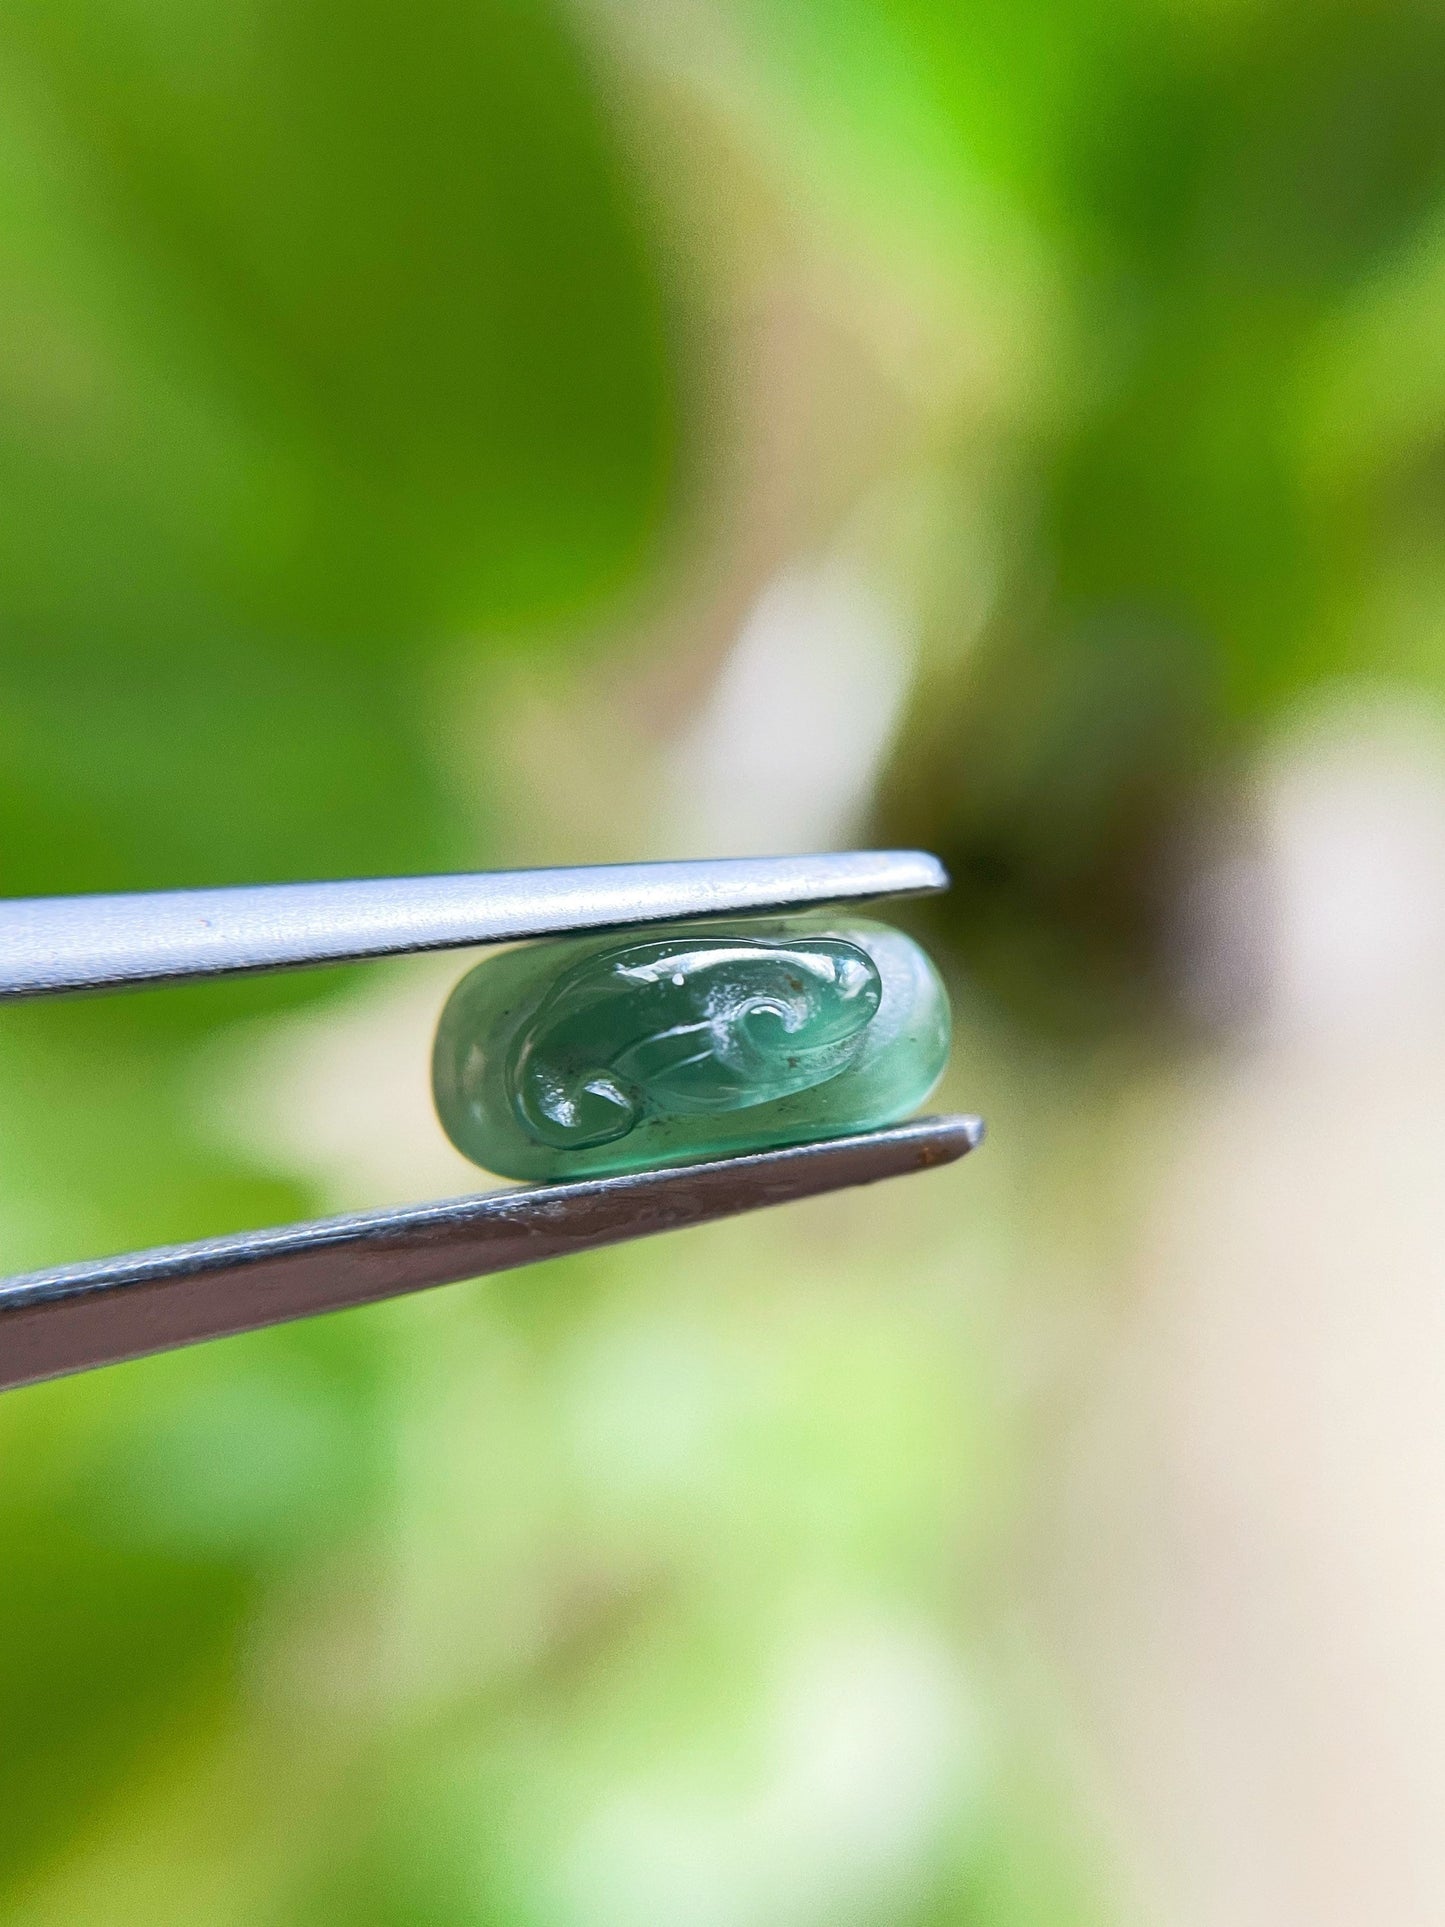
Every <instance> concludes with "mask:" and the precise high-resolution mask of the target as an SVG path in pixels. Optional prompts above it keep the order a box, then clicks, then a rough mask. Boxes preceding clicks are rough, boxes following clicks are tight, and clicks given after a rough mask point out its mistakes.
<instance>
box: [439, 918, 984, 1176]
mask: <svg viewBox="0 0 1445 1927" xmlns="http://www.w3.org/2000/svg"><path fill="white" fill-rule="evenodd" d="M948 1039H949V1014H948V998H947V996H946V994H945V992H944V988H943V985H942V984H941V983H940V982H939V979H938V973H937V972H936V971H935V970H934V968H933V965H932V964H931V963H930V962H929V960H928V958H927V957H926V956H925V955H924V953H923V952H922V951H921V950H920V949H919V947H918V945H917V944H916V943H914V942H913V941H912V939H911V938H909V937H905V936H904V935H903V933H902V931H899V930H892V929H890V928H889V927H888V926H887V925H886V924H882V923H873V922H869V921H865V920H863V919H860V918H856V917H851V916H850V917H847V918H845V919H836V920H829V919H827V918H819V917H816V916H812V917H798V918H788V919H780V918H769V919H753V920H750V921H748V922H729V923H726V924H705V923H694V924H674V925H671V926H668V927H667V928H660V929H654V930H651V931H649V932H648V933H647V934H646V935H645V936H644V935H641V934H640V933H638V934H634V935H623V936H618V935H615V934H614V935H612V936H606V937H586V938H579V939H575V940H568V941H565V942H559V943H538V944H530V945H528V946H527V947H526V948H524V949H519V950H512V951H508V952H506V953H505V954H504V955H502V956H500V957H492V958H489V959H488V961H487V962H485V963H482V964H478V966H477V967H476V969H475V970H473V971H471V972H470V973H469V974H468V975H467V976H465V977H463V979H462V980H461V982H460V983H459V984H458V985H457V987H456V989H455V990H454V991H453V992H452V994H451V997H450V999H449V1000H448V1002H447V1006H446V1009H445V1010H444V1011H443V1012H442V1019H441V1024H440V1026H439V1027H438V1030H437V1039H436V1048H435V1051H434V1054H433V1058H432V1088H433V1091H434V1093H435V1097H436V1107H437V1114H438V1116H439V1117H440V1118H441V1121H442V1124H443V1126H444V1128H445V1130H446V1133H447V1136H448V1137H449V1138H450V1139H451V1141H452V1143H453V1144H455V1145H456V1147H457V1149H458V1150H459V1151H461V1152H462V1154H463V1155H464V1156H466V1157H469V1158H471V1160H472V1161H473V1163H475V1164H480V1165H482V1166H483V1167H484V1168H485V1169H486V1170H488V1171H495V1172H498V1173H499V1174H501V1175H503V1176H505V1177H513V1178H533V1179H539V1178H540V1179H548V1178H564V1177H582V1176H595V1175H598V1174H600V1173H604V1172H609V1171H635V1170H637V1169H639V1168H641V1167H643V1166H646V1165H651V1164H667V1163H676V1162H682V1161H686V1160H688V1159H696V1158H708V1157H724V1156H728V1155H731V1154H733V1153H736V1152H739V1151H756V1150H761V1149H763V1148H764V1147H765V1146H767V1145H771V1144H799V1143H802V1142H804V1141H806V1140H807V1139H810V1138H821V1137H833V1136H836V1135H838V1134H839V1133H841V1132H847V1131H860V1130H868V1129H871V1128H873V1127H875V1126H877V1125H882V1124H893V1123H896V1122H897V1121H898V1119H899V1118H902V1117H906V1116H907V1115H908V1113H909V1112H910V1111H912V1110H913V1109H915V1108H916V1107H917V1106H918V1105H919V1104H921V1103H922V1102H923V1100H924V1098H926V1097H927V1096H928V1093H929V1092H930V1091H931V1090H932V1089H933V1087H934V1085H935V1084H936V1083H937V1082H938V1079H939V1076H940V1075H941V1073H942V1071H943V1067H944V1063H945V1062H946V1060H947V1057H948Z"/></svg>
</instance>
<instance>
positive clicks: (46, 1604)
mask: <svg viewBox="0 0 1445 1927" xmlns="http://www.w3.org/2000/svg"><path fill="white" fill-rule="evenodd" d="M1442 704H1445V14H1442V13H1441V11H1440V9H1439V8H1438V7H1437V6H1435V5H1433V4H1429V3H1428V0H1314V3H1313V4H1311V5H1308V6H1301V5H1297V4H1288V3H1287V0H1107V4H1105V5H1098V4H1090V5H1084V4H1081V3H1080V0H965V4H959V3H958V0H831V3H830V4H819V5H812V6H807V5H800V4H797V0H638V4H633V5H630V6H620V5H615V4H609V0H587V3H586V4H584V3H583V0H578V3H577V4H576V5H574V6H567V5H563V4H560V0H559V4H556V5H548V4H542V0H411V4H410V5H408V6H405V7H402V6H399V5H385V4H381V0H349V3H348V4H346V5H342V4H339V3H338V0H226V3H225V4H222V0H188V3H187V4H184V5H178V4H175V3H174V0H10V4H8V5H7V6H6V7H5V9H4V12H3V17H0V891H3V892H4V893H6V894H22V895H23V894H29V893H45V892H52V891H77V890H118V889H133V888H148V887H161V886H169V885H186V884H224V883H230V882H253V881H266V880H281V879H286V878H313V877H324V876H349V875H378V874H387V873H393V872H407V871H422V870H436V869H451V868H466V867H474V866H493V865H516V864H534V863H549V862H575V861H589V860H598V861H605V860H618V859H627V858H634V857H639V858H640V857H653V856H656V857H661V856H671V855H695V854H722V853H744V852H749V851H770V850H800V849H809V848H820V847H829V846H833V847H838V846H848V845H867V844H872V843H907V844H918V845H922V846H924V847H927V848H930V849H934V850H936V851H938V852H939V853H940V854H941V855H942V856H943V857H944V858H945V860H946V861H947V862H948V864H949V865H950V867H951V869H952V871H953V874H954V876H955V879H956V887H955V889H954V891H953V893H952V896H951V897H950V898H949V899H948V900H947V902H946V903H945V904H944V905H943V906H942V907H941V908H933V909H930V910H929V911H928V912H927V914H926V915H925V914H924V913H922V912H921V911H920V912H917V913H914V912H911V911H910V912H906V913H901V914H908V915H910V916H912V917H913V920H914V923H915V927H916V928H918V929H919V931H920V932H921V933H922V934H923V935H925V937H926V938H927V940H928V941H929V943H930V944H931V946H932V948H933V949H934V951H935V953H936V954H937V955H938V957H939V959H940V962H941V963H942V964H943V966H944V967H945V968H946V970H947V971H948V973H949V975H950V981H951V984H952V987H953V991H954V995H955V1000H956V1011H957V1018H958V1037H957V1048H956V1052H955V1061H954V1066H953V1069H952V1071H951V1073H950V1078H949V1082H948V1084H947V1086H946V1089H945V1092H944V1098H945V1101H948V1102H951V1103H955V1104H957V1105H959V1106H963V1107H967V1108H970V1109H978V1110H982V1111H984V1112H985V1113H986V1114H987V1115H988V1117H989V1120H990V1123H991V1127H992V1135H991V1138H990V1141H989V1143H988V1145H987V1146H986V1147H985V1150H984V1151H983V1152H982V1153H981V1154H980V1155H979V1156H978V1157H977V1158H974V1159H970V1160H968V1161H967V1162H966V1163H965V1164H963V1165H961V1166H959V1167H956V1168H955V1169H953V1170H951V1171H949V1172H947V1173H938V1174H934V1175H931V1176H929V1177H926V1178H920V1179H918V1180H915V1181H910V1182H909V1183H908V1184H906V1185H903V1184H900V1185H895V1186H891V1187H885V1188H883V1189H881V1190H879V1191H877V1192H872V1193H866V1194H857V1195H852V1196H843V1197H837V1198H834V1199H829V1200H822V1201H818V1202H816V1203H814V1204H811V1205H808V1206H805V1207H796V1208H793V1209H790V1210H787V1211H783V1212H779V1213H776V1214H773V1215H767V1214H764V1215H763V1216H761V1217H758V1218H755V1219H751V1220H747V1221H740V1222H738V1223H735V1224H732V1225H727V1226H721V1227H716V1228H712V1229H709V1230H707V1231H696V1232H692V1233H688V1234H684V1235H682V1236H681V1237H678V1238H673V1239H668V1240H662V1241H658V1242H656V1243H652V1244H649V1245H645V1246H639V1247H637V1248H636V1249H630V1250H624V1251H615V1252H612V1253H610V1254H604V1255H600V1256H597V1257H595V1258H589V1259H583V1260H574V1261H571V1262H569V1263H567V1264H565V1265H559V1266H553V1267H548V1268H542V1269H538V1270H535V1271H530V1272H527V1273H524V1274H521V1275H518V1276H514V1277H511V1278H504V1279H501V1280H496V1281H492V1282H490V1283H481V1284H476V1285H470V1286H461V1287H457V1288H455V1289H451V1290H447V1291H444V1292H439V1293H434V1294H429V1295H426V1296H423V1297H420V1298H417V1299H415V1300H412V1301H410V1302H404V1303H399V1304H395V1305H391V1306H386V1307H381V1308H377V1309H374V1310H370V1311H365V1312H358V1313H351V1314H346V1315H343V1316H340V1317H335V1318H332V1319H327V1320H322V1321H319V1322H316V1323H314V1324H309V1325H304V1326H299V1327H295V1328H291V1329H287V1330H284V1331H278V1332H272V1333H267V1334H262V1335H258V1336H256V1337H253V1338H247V1339H238V1340H231V1341H227V1342H225V1343H222V1344H217V1345H213V1346H209V1347H204V1348H201V1349H199V1350H197V1351H194V1352H188V1353H181V1354H177V1355H173V1356H171V1357H167V1358H163V1359H157V1360H152V1361H147V1362H144V1363H139V1364H135V1365H130V1366H125V1367H121V1368H117V1369H114V1370H110V1371H107V1372H103V1373H100V1374H97V1375H94V1376H91V1377H88V1378H83V1379H79V1380H74V1381H70V1382H63V1383H58V1384H54V1385H50V1386H43V1387H37V1388H33V1389H29V1390H26V1391H23V1392H18V1393H13V1394H10V1395H8V1396H6V1397H4V1398H3V1399H0V1920H3V1922H4V1923H5V1924H6V1927H82V1924H83V1927H90V1924H91V1923H94V1924H95V1927H118V1924H119V1923H128V1922H144V1923H146V1927H194V1924H195V1923H197V1922H205V1923H207V1927H332V1924H334V1927H1025V1924H1027V1927H1105V1924H1106V1923H1107V1924H1108V1927H1113V1924H1114V1923H1118V1924H1119V1927H1130V1924H1131V1923H1140V1924H1142V1923H1150V1924H1151V1927H1152V1924H1153V1923H1160V1922H1164V1923H1170V1924H1171V1927H1173V1924H1174V1923H1179V1927H1196V1924H1197V1927H1226V1924H1227V1927H1280V1924H1284V1927H1292V1924H1293V1923H1301V1924H1302V1927H1303V1924H1304V1923H1308V1927H1334V1924H1335V1923H1339V1927H1359V1923H1361V1922H1370V1923H1372V1924H1373V1923H1380V1927H1415V1923H1419V1924H1420V1927H1425V1923H1438V1922H1439V1921H1440V1920H1441V1919H1442V1918H1445V1835H1442V1832H1441V1829H1440V1825H1439V1815H1440V1812H1441V1807H1442V1802H1445V1660H1442V1641H1441V1638H1440V1628H1441V1625H1442V1624H1445V1501H1442V1485H1445V1289H1442V1288H1445V1258H1442V1250H1445V1200H1442V1189H1441V1172H1442V1157H1445V708H1442ZM462 961H463V960H458V959H457V958H455V957H453V958H450V959H446V958H443V959H440V960H437V959H429V960H424V961H418V962H411V963H406V964H387V965H380V966H373V967H370V968H367V969H365V970H357V971H328V972H319V973H308V974H302V975H295V976H288V977H285V978H278V979H274V980H257V981H249V982H241V983H235V984H229V985H217V986H212V987H209V988H205V989H203V990H166V991H156V992H150V993H145V994H136V995H130V996H125V997H116V998H109V999H92V1000H86V999H78V1000H73V1001H69V1002H64V1003H56V1004H54V1005H49V1006H47V1005H35V1006H16V1007H12V1008H10V1009H8V1010H6V1011H5V1012H4V1013H3V1015H0V1270H5V1271H11V1270H20V1269H24V1268H27V1267H31V1266H36V1265H41V1264H45V1263H50V1262H57V1261H60V1260H63V1259H68V1258H77V1257H81V1256H85V1255H89V1254H97V1253H102V1252H106V1251H113V1250H119V1249H123V1248H126V1247H128V1246H131V1245H138V1244H148V1243H156V1242H161V1241H164V1240H169V1239H176V1238H185V1237H191V1236H200V1235H205V1234H209V1233H216V1232H222V1231H226V1230H230V1229H234V1228H238V1227H241V1226H246V1225H252V1224H260V1223H270V1222H275V1221H281V1220H285V1219H287V1218H291V1217H299V1216H304V1215H307V1214H312V1213H315V1212H319V1211H324V1210H331V1209H344V1208H348V1207H352V1206H358V1205H362V1204H380V1203H384V1202H389V1201H393V1200H400V1199H406V1198H413V1197H425V1196H434V1195H444V1194H446V1193H448V1192H455V1191H459V1190H463V1189H467V1188H470V1187H471V1186H472V1185H473V1184H474V1182H475V1178H474V1174H471V1173H470V1172H469V1170H468V1167H466V1166H464V1165H462V1164H461V1163H460V1161H459V1160H457V1159H455V1158H454V1157H453V1155H452V1154H451V1153H450V1152H449V1150H448V1149H447V1147H446V1145H445V1143H444V1141H443V1140H442V1139H441V1137H440V1134H439V1132H438V1130H437V1128H436V1126H435V1123H434V1122H433V1120H432V1118H431V1115H430V1111H429V1107H428V1099H427V1093H426V1083H425V1077H426V1058H427V1048H428V1042H429V1035H430V1029H431V1026H432V1024H433V1023H434V1021H435V1017H436V1014H437V1011H438V1009H439V1007H440V1004H441V1002H442V1000H443V998H444V996H445V993H446V990H447V988H448V986H449V984H450V983H451V982H452V981H453V980H454V978H455V976H456V975H457V974H459V971H460V969H461V967H462Z"/></svg>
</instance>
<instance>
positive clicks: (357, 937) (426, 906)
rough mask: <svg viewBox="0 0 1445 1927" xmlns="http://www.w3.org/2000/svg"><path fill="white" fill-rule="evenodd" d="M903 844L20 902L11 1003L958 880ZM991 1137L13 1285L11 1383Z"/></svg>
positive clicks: (964, 1135)
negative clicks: (765, 855)
mask: <svg viewBox="0 0 1445 1927" xmlns="http://www.w3.org/2000/svg"><path fill="white" fill-rule="evenodd" d="M947 886H948V878H947V875H946V874H945V872H944V870H943V867H942V865H941V864H940V863H938V861H937V860H936V859H935V858H933V857H931V856H925V855H923V854H921V853H920V852H917V851H906V850H885V851H868V852H857V853H850V854H845V855H830V856H809V857H768V858H762V857H759V858H751V857H744V858H730V859H725V860H719V861H713V862H696V863H638V864H623V865H617V866H603V867H596V868H587V869H570V870H511V871H500V872H492V873H482V874H477V875H465V876H440V877H403V878H397V879H392V880H388V881H376V882H341V883H290V884H280V885H275V886H269V887H260V888H247V889H229V890H174V891H164V892H160V893H157V894H145V895H130V896H85V897H33V898H27V899H14V898H12V899H10V900H8V901H0V1001H8V1000H13V999H17V998H27V997H50V996H58V995H62V994H65V993H68V992H72V991H97V990H115V989H120V988H123V987H125V986H127V985H137V984H159V983H175V982H179V981H181V980H185V979H192V978H198V977H219V976H227V975H232V974H235V973H238V972H249V971H265V970H284V969H290V968H295V967H298V966H301V965H306V964H323V963H340V962H344V961H349V960H355V959H359V958H371V957H387V956H397V955H400V954H402V953H404V952H408V951H421V950H445V949H451V948H459V947H463V946H466V945H471V944H493V943H509V942H513V941H515V940H517V939H520V938H530V937H552V936H564V935H567V934H570V933H572V932H575V931H580V930H606V929H624V928H634V927H637V926H644V927H645V926H647V925H649V924H659V923H667V922H673V921H677V920H679V919H684V918H699V917H717V916H726V915H732V914H758V913H764V912H785V911H793V910H802V909H805V908H808V907H810V906H813V905H821V904H829V903H844V902H861V901H866V900H869V899H873V898H878V897H891V896H916V895H922V894H925V893H928V892H931V891H937V890H943V889H946V888H947ZM982 1135H983V1126H982V1124H981V1122H980V1121H979V1120H978V1119H977V1118H972V1117H926V1118H920V1119H916V1120H914V1121H913V1122H911V1123H908V1124H901V1125H897V1126H895V1127H893V1128H891V1129H888V1130H879V1131H864V1132H861V1133H859V1134H857V1135H855V1136H851V1137H837V1138H829V1139H825V1140H823V1141H822V1142H818V1143H812V1144H802V1145H796V1146H791V1147H786V1148H784V1149H781V1150H771V1151H761V1152H757V1153H754V1154H751V1155H748V1156H743V1157H733V1158H724V1159H719V1160H715V1161H712V1162H709V1163H699V1164H682V1165H672V1166H668V1167H663V1168H659V1169H653V1170H649V1171H640V1172H635V1173H632V1174H630V1175H627V1176H623V1177H612V1178H598V1179H591V1180H587V1181H585V1182H581V1183H573V1184H548V1185H535V1186H526V1187H514V1188H511V1189H507V1190H502V1191H494V1192H490V1193H483V1194H481V1195H478V1196H473V1197H465V1198H451V1199H446V1200H444V1201H442V1202H440V1203H436V1204H424V1205H409V1206H404V1207H400V1208H396V1209H389V1210H381V1211H364V1212H360V1213H357V1214H354V1215H351V1216H347V1217H337V1218H321V1219H318V1220H316V1221H315V1222H313V1223H308V1224H294V1225H283V1226H280V1227H277V1228H275V1229H272V1230H265V1231H248V1232H242V1233H240V1234H238V1235H236V1236H233V1237H225V1238H209V1239H205V1240H203V1241H202V1242H200V1243H197V1244H185V1245H168V1246H163V1247H160V1248H158V1249H156V1250H152V1251H137V1252H131V1253H130V1254H128V1255H127V1256H124V1257H120V1258H105V1259H98V1260H93V1261H89V1262H86V1263H81V1264H72V1265H62V1266H59V1267H58V1268H56V1269H54V1270H50V1271H36V1272H29V1273H26V1274H24V1275H21V1276H17V1277H11V1278H4V1279H0V1390H4V1389H8V1388H9V1387H11V1386H15V1385H24V1384H28V1383H31V1382H33V1381H35V1380H37V1379H44V1378H54V1377H58V1376H60V1375H61V1374H63V1373H66V1372H76V1371H83V1370H86V1369H87V1368H89V1367H91V1366H95V1365H107V1364H112V1363H115V1362H117V1361H119V1360H121V1359H127V1358H140V1357H144V1356H145V1355H147V1354H149V1353H151V1352H159V1351H166V1350H169V1349H170V1348H171V1347H173V1346H177V1345H188V1344H194V1343H196V1342H198V1341H199V1340H202V1339H208V1338H220V1337H224V1336H226V1335H228V1334H231V1333H235V1332H244V1331H255V1330H258V1329H260V1328H261V1327H263V1326H266V1325H275V1324H281V1323H283V1322H285V1321H286V1320H288V1319H292V1318H304V1317H308V1316H310V1315H311V1314H313V1313H316V1312H325V1311H336V1310H340V1309H342V1308H344V1307H348V1306H353V1305H363V1304H371V1303H374V1302H375V1301H377V1300H378V1299H383V1298H393V1297H396V1296H398V1295H400V1294H401V1293H404V1292H409V1291H419V1290H422V1289H424V1288H425V1287H427V1286H429V1285H443V1284H452V1283H455V1282H456V1281H458V1280H460V1279H463V1278H476V1277H480V1276H483V1275H484V1274H486V1273H488V1272H494V1271H505V1270H508V1269H510V1268H512V1267H513V1266H517V1265H529V1264H536V1263H538V1262H539V1261H540V1260H542V1259H545V1258H555V1257H559V1256H562V1255H564V1254H566V1253H568V1252H576V1251H590V1250H594V1249H596V1248H597V1247H599V1246H602V1245H610V1244H621V1243H624V1242H626V1241H627V1240H628V1239H631V1238H641V1237H647V1236H650V1235H651V1234H652V1233H654V1232H658V1231H675V1230H679V1229H681V1228H682V1227H683V1226H686V1225H693V1224H702V1223H705V1222H707V1221H708V1220H709V1219H712V1218H724V1217H730V1216H733V1215H734V1214H736V1213H738V1212H742V1211H751V1210H754V1209H756V1208H757V1207H758V1206H760V1205H767V1204H783V1203H786V1202H787V1201H789V1200H790V1199H794V1198H804V1197H811V1196H813V1195H815V1194H816V1193H819V1192H823V1191H833V1190H838V1189H840V1188H842V1187H843V1186H845V1185H854V1184H870V1183H872V1182H873V1181H874V1180H875V1179H878V1178H888V1177H896V1176H900V1175H902V1174H903V1173H905V1172H909V1171H921V1170H927V1169H928V1168H929V1167H931V1166H934V1165H939V1164H947V1163H950V1162H952V1160H953V1159H955V1158H959V1157H962V1156H963V1155H964V1153H965V1152H967V1151H971V1150H972V1149H973V1148H974V1147H975V1145H977V1144H978V1142H979V1140H980V1138H981V1137H982Z"/></svg>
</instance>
